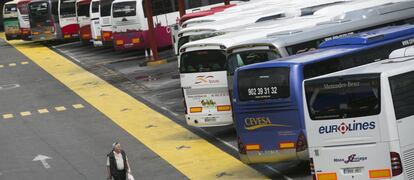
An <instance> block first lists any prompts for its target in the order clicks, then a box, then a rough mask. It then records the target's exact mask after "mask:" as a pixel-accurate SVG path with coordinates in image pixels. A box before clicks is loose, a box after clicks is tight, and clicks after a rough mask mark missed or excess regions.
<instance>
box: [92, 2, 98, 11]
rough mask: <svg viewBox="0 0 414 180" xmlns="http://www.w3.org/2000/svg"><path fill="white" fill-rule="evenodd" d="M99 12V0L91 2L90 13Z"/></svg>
mask: <svg viewBox="0 0 414 180" xmlns="http://www.w3.org/2000/svg"><path fill="white" fill-rule="evenodd" d="M98 12H99V1H95V2H92V13H98Z"/></svg>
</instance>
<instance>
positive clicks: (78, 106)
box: [72, 104, 85, 109]
mask: <svg viewBox="0 0 414 180" xmlns="http://www.w3.org/2000/svg"><path fill="white" fill-rule="evenodd" d="M72 106H73V108H75V109H82V108H84V107H85V106H83V105H82V104H74V105H72Z"/></svg>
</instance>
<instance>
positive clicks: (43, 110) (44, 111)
mask: <svg viewBox="0 0 414 180" xmlns="http://www.w3.org/2000/svg"><path fill="white" fill-rule="evenodd" d="M37 112H39V114H45V113H48V112H49V110H47V109H38V110H37Z"/></svg>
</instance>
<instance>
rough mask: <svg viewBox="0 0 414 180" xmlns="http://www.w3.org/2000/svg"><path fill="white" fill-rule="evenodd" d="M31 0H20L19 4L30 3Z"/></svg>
mask: <svg viewBox="0 0 414 180" xmlns="http://www.w3.org/2000/svg"><path fill="white" fill-rule="evenodd" d="M30 1H31V0H18V1H17V4H23V3H29V2H30Z"/></svg>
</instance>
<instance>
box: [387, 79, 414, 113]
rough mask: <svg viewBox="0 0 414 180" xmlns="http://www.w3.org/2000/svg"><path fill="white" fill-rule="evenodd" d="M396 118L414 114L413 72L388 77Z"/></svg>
mask: <svg viewBox="0 0 414 180" xmlns="http://www.w3.org/2000/svg"><path fill="white" fill-rule="evenodd" d="M389 81H390V87H391V94H392V100H393V104H394V111H395V116H396V119H397V120H399V119H402V118H405V117H408V116H412V115H414V72H408V73H405V74H400V75H397V76H393V77H390V78H389Z"/></svg>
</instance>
